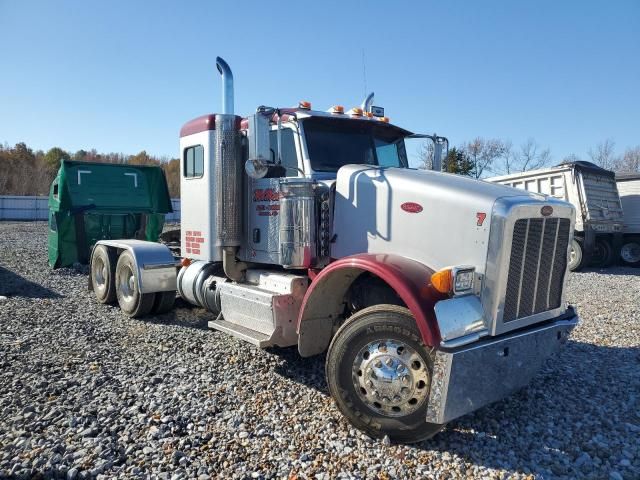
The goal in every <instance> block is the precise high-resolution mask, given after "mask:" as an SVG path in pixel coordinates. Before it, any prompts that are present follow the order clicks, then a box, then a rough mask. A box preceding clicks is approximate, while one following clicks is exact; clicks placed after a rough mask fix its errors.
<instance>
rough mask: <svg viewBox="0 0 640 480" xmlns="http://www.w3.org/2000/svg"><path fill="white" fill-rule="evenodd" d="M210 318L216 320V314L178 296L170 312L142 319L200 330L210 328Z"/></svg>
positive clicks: (143, 320)
mask: <svg viewBox="0 0 640 480" xmlns="http://www.w3.org/2000/svg"><path fill="white" fill-rule="evenodd" d="M209 320H215V316H214V315H213V314H212V313H209V312H207V311H206V310H204V309H202V308H198V307H195V306H193V305H191V304H190V303H187V302H185V301H184V300H183V299H181V298H180V297H177V298H176V303H175V305H174V307H173V310H171V311H170V312H167V313H163V314H161V315H157V314H154V315H151V316H149V317H145V318H142V319H140V321H142V322H148V323H158V324H163V325H176V326H178V327H184V328H195V329H198V330H207V329H208V328H209V327H208V322H209Z"/></svg>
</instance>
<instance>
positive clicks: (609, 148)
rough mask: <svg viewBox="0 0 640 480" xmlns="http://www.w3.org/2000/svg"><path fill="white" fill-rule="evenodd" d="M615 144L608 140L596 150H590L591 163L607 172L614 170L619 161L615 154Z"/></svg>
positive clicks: (597, 146) (601, 143)
mask: <svg viewBox="0 0 640 480" xmlns="http://www.w3.org/2000/svg"><path fill="white" fill-rule="evenodd" d="M614 147H615V142H614V141H613V140H611V139H610V138H607V139H606V140H605V141H604V142H600V143H599V144H598V145H596V147H595V149H589V158H591V161H592V162H593V163H595V164H596V165H598V166H599V167H602V168H604V169H605V170H614V169H615V168H616V164H617V163H618V162H619V159H617V158H616V156H615V153H614Z"/></svg>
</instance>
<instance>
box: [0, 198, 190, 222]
mask: <svg viewBox="0 0 640 480" xmlns="http://www.w3.org/2000/svg"><path fill="white" fill-rule="evenodd" d="M48 202H49V198H48V197H23V196H18V195H0V220H47V219H48V218H49V205H48ZM171 205H172V206H173V213H168V214H167V216H166V218H165V221H167V222H172V223H173V222H176V223H177V222H180V199H179V198H172V199H171Z"/></svg>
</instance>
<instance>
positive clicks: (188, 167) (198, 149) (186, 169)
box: [182, 145, 204, 178]
mask: <svg viewBox="0 0 640 480" xmlns="http://www.w3.org/2000/svg"><path fill="white" fill-rule="evenodd" d="M182 172H183V175H184V176H185V177H186V178H197V177H201V176H202V175H203V174H204V147H203V146H202V145H195V146H193V147H189V148H185V150H184V158H183V168H182Z"/></svg>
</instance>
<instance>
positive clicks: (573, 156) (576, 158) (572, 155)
mask: <svg viewBox="0 0 640 480" xmlns="http://www.w3.org/2000/svg"><path fill="white" fill-rule="evenodd" d="M581 161H582V159H581V158H580V157H579V156H578V155H576V154H575V153H570V154H569V155H567V156H566V157H564V158H563V159H562V163H574V162H581Z"/></svg>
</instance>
